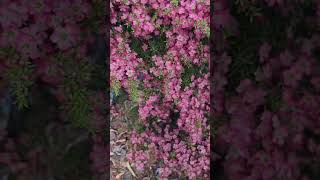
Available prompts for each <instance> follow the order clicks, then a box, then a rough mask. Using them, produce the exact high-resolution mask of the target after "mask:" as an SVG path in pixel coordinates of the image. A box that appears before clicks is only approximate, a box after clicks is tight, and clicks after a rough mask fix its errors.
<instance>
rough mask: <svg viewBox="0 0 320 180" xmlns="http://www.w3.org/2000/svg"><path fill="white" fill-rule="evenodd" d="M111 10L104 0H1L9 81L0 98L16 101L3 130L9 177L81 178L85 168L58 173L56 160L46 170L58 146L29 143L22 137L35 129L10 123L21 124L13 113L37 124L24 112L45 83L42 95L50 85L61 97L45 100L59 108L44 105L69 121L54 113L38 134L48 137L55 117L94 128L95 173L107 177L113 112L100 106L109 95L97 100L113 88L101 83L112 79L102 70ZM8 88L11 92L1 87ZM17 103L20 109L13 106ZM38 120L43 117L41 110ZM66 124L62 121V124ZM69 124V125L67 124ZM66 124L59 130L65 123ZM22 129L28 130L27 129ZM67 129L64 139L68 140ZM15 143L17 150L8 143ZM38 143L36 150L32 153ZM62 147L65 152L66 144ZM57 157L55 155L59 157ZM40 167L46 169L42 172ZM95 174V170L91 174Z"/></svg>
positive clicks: (1, 43)
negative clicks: (106, 138)
mask: <svg viewBox="0 0 320 180" xmlns="http://www.w3.org/2000/svg"><path fill="white" fill-rule="evenodd" d="M105 9H106V5H105V3H104V1H101V0H94V1H89V0H66V1H65V0H62V1H60V0H58V1H51V0H34V1H28V0H16V1H11V0H3V1H1V3H0V78H1V81H2V82H3V84H4V85H3V87H1V99H2V97H3V96H8V97H9V98H10V99H12V100H13V103H11V101H10V102H8V104H5V105H4V106H9V107H10V110H11V111H12V112H10V113H11V115H10V121H9V120H8V125H7V127H4V128H6V129H5V130H4V129H1V132H3V134H6V135H7V136H5V135H4V136H1V137H2V139H1V147H0V150H1V153H0V154H1V158H0V162H1V165H2V164H4V165H7V166H8V167H9V168H10V170H11V171H10V173H9V174H10V177H11V176H12V178H20V179H29V178H41V179H43V178H44V179H51V178H53V176H60V178H61V177H63V178H66V179H78V178H77V177H75V176H78V175H79V174H78V175H76V173H74V175H73V176H69V175H67V174H68V173H69V172H66V173H65V174H63V173H62V174H59V175H57V174H58V172H52V169H50V165H48V166H46V168H44V169H45V170H42V171H47V172H46V173H43V172H40V169H41V168H39V166H41V165H39V164H41V162H40V161H41V159H46V160H47V161H48V162H47V164H51V162H50V161H53V160H52V159H50V158H53V157H51V150H48V149H50V147H48V148H37V147H38V146H42V145H43V144H41V143H40V144H41V145H38V144H36V143H37V142H32V143H35V144H32V145H30V144H28V143H30V142H29V141H28V143H27V144H28V145H26V143H25V142H24V141H22V140H21V139H24V138H26V139H28V137H30V136H36V135H35V134H32V133H34V131H36V130H34V131H27V130H26V129H28V128H27V127H23V128H24V129H23V131H22V130H21V129H20V130H21V131H20V130H19V131H18V130H14V128H13V129H12V128H11V124H13V123H14V122H15V120H14V118H16V120H17V121H19V122H17V123H18V125H19V126H20V124H24V123H22V122H26V123H25V124H27V125H28V124H31V122H30V121H31V120H29V119H28V120H27V117H23V118H24V119H22V117H18V116H19V115H21V116H24V115H25V114H24V113H25V112H26V113H28V112H30V113H31V112H33V109H34V107H31V106H34V105H35V104H36V103H37V100H36V99H35V98H34V89H37V88H38V87H45V88H44V89H42V90H41V92H37V93H35V94H36V95H37V94H41V93H44V92H43V91H46V92H48V94H47V95H46V96H48V97H49V96H50V97H51V96H53V97H54V99H55V100H50V101H49V100H48V102H46V103H44V104H43V106H50V107H51V106H54V107H51V108H53V109H55V111H45V112H47V113H48V114H49V115H47V116H50V117H55V118H57V119H60V120H66V121H67V122H62V121H55V120H56V119H54V118H53V119H54V120H52V119H51V120H50V121H49V122H48V125H47V124H45V125H43V124H42V123H41V122H40V123H38V124H41V126H40V125H39V126H40V127H39V128H40V129H42V131H39V132H36V133H40V134H38V135H37V136H42V134H44V133H45V132H43V131H45V130H47V129H50V128H49V127H51V126H50V125H52V123H53V124H54V123H58V124H60V125H61V124H69V123H71V124H72V125H73V126H75V127H80V128H84V129H86V131H87V132H90V133H92V137H93V138H92V139H93V140H92V141H93V144H94V148H93V151H92V153H91V156H92V157H91V160H92V162H91V163H92V164H93V166H92V167H93V168H92V169H93V172H94V174H95V176H96V177H97V178H100V179H106V176H107V173H108V172H107V171H106V167H107V164H106V163H101V159H106V153H105V152H106V151H107V150H106V149H107V147H106V145H105V141H104V131H105V128H106V127H105V125H106V118H105V116H104V115H105V114H104V112H103V111H102V110H101V107H103V108H105V102H101V100H105V99H102V98H101V97H100V98H98V99H96V96H98V95H97V94H100V93H101V91H106V89H105V88H101V86H99V83H100V84H105V82H101V81H105V79H104V77H105V76H106V75H105V74H104V70H101V68H105V67H102V66H101V64H103V63H104V62H103V61H104V60H105V56H106V49H105V47H104V46H105V45H104V43H105V29H106V27H105V26H104V24H105V23H106V22H105V17H106V14H105ZM101 40H102V43H101ZM92 47H93V48H92ZM103 47H104V48H103ZM99 50H100V52H99ZM101 61H102V63H101ZM96 76H99V77H98V78H97V77H96ZM97 84H98V85H97ZM103 87H105V85H103ZM5 91H10V95H5V93H2V92H5ZM3 94H4V95H3ZM102 97H104V96H102ZM4 98H7V97H4ZM42 98H43V97H42ZM56 101H57V102H56ZM42 103H43V102H42ZM50 103H52V104H50ZM55 103H57V104H55ZM48 104H49V105H48ZM53 104H55V105H53ZM55 106H57V107H55ZM1 108H2V107H1ZM15 109H17V110H16V111H14V110H15ZM51 110H52V109H51ZM40 111H41V110H40ZM56 114H58V117H56ZM47 116H46V117H47ZM36 118H38V117H36V116H35V119H36ZM12 119H13V120H12ZM41 120H43V121H45V120H44V119H41ZM52 121H53V122H52ZM25 124H24V125H25ZM35 124H37V123H35ZM27 125H26V126H27ZM60 125H58V126H59V127H60ZM21 126H22V125H21ZM66 126H67V127H68V125H66ZM36 127H38V126H36ZM63 127H64V126H62V127H60V128H61V129H63ZM73 130H74V129H73ZM73 130H69V129H68V131H62V130H61V132H63V133H66V132H68V133H73ZM25 131H27V133H25ZM22 132H23V135H21V133H22ZM41 133H42V134H41ZM93 134H94V135H93ZM51 135H52V134H51ZM68 135H69V134H68ZM68 135H66V137H65V139H66V140H67V136H68ZM79 136H80V135H79ZM45 137H46V136H45ZM7 138H8V139H7ZM47 138H49V139H50V138H51V137H47ZM39 141H40V140H39ZM6 142H7V143H6ZM50 142H51V141H50ZM8 143H9V145H10V147H11V146H12V147H13V148H10V147H9V149H8V148H7V147H2V146H3V145H4V146H6V145H5V144H8ZM68 143H70V142H68ZM71 144H72V143H71ZM29 145H30V146H29ZM60 145H61V144H60ZM15 146H18V147H21V146H22V147H25V146H27V147H26V149H27V150H26V151H29V150H30V149H31V150H30V153H31V155H30V158H31V160H30V161H29V160H24V159H27V158H26V157H24V155H21V157H20V155H19V153H23V152H20V150H19V149H18V148H17V149H15V148H14V147H15ZM33 148H35V149H36V150H35V151H33V150H32V149H33ZM63 148H64V147H63ZM39 149H41V150H39ZM8 151H9V152H8ZM48 151H49V152H48ZM53 151H54V150H53ZM60 151H62V150H61V149H60ZM68 151H69V150H68ZM81 152H82V151H81ZM39 153H40V154H41V153H42V154H41V156H42V158H38V157H36V156H37V154H39ZM54 153H55V152H54ZM54 153H53V154H54ZM48 154H49V155H48ZM43 156H46V158H44V157H43ZM67 156H68V155H67ZM70 156H71V155H70ZM101 157H102V158H101ZM28 158H29V157H28ZM36 158H37V159H36ZM57 159H59V158H57ZM57 159H55V160H56V161H58V160H57ZM59 160H60V159H59ZM104 162H106V161H104ZM55 163H56V162H55ZM55 163H52V165H51V168H54V169H55V168H56V167H55V165H56V164H55ZM66 164H67V163H66ZM63 171H64V170H63ZM70 171H73V170H70ZM37 172H39V174H40V175H37V174H36V173H37ZM84 172H85V171H84ZM25 173H26V174H27V175H26V174H25ZM41 173H43V174H41ZM55 173H56V174H55ZM88 175H89V173H87V175H86V176H88ZM18 176H19V177H18ZM20 176H21V177H20ZM38 176H40V177H38ZM80 176H81V175H80ZM1 177H2V174H1Z"/></svg>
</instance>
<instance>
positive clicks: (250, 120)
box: [211, 0, 320, 180]
mask: <svg viewBox="0 0 320 180" xmlns="http://www.w3.org/2000/svg"><path fill="white" fill-rule="evenodd" d="M244 2H249V1H244ZM265 2H266V3H267V4H264V3H261V4H259V3H256V4H254V3H252V2H251V4H250V3H248V4H249V5H248V7H246V9H247V10H248V9H253V6H255V7H259V8H260V9H261V11H260V12H259V13H260V15H259V16H255V18H253V19H252V20H251V21H250V17H249V16H247V14H245V13H243V14H242V15H239V14H238V15H239V17H236V16H234V17H232V16H231V15H230V14H227V13H226V14H223V13H222V11H217V12H216V14H215V17H217V18H218V19H220V20H221V22H218V23H217V24H216V27H217V28H216V31H217V33H220V34H221V33H222V31H227V32H230V31H233V29H232V28H230V27H236V26H237V27H239V29H238V30H237V31H238V33H239V34H233V35H231V36H228V37H226V38H225V39H223V40H224V41H222V42H221V44H220V45H221V46H220V45H219V46H218V44H214V45H215V46H214V52H213V57H214V58H213V63H214V67H215V68H214V72H213V89H211V90H212V94H213V99H212V103H213V104H212V107H213V117H214V122H213V124H214V128H213V130H214V132H213V135H214V142H215V143H214V145H213V151H214V152H215V153H216V155H215V157H214V164H213V167H214V171H215V174H214V177H215V178H218V179H219V178H222V177H226V178H227V179H252V180H253V179H264V180H269V179H313V178H318V177H319V176H318V175H317V172H316V171H313V170H310V171H305V169H313V168H315V169H317V166H316V162H317V163H318V162H319V152H320V151H319V150H320V145H319V142H318V140H319V127H320V126H319V125H320V124H319V123H320V122H319V114H320V111H319V108H318V107H319V106H320V96H319V95H320V91H319V84H318V83H319V67H320V64H319V52H320V51H319V50H320V46H319V45H320V44H319V37H320V36H319V33H318V31H316V30H315V28H319V24H316V23H315V24H314V23H310V22H316V21H317V19H318V17H317V15H316V11H317V9H316V7H317V6H315V5H314V3H316V2H314V1H310V2H309V1H308V2H305V1H300V2H294V3H292V2H291V1H290V3H291V6H292V7H290V8H291V9H290V8H289V7H287V6H285V4H286V2H287V1H282V0H281V1H279V0H278V1H276V0H275V1H271V0H268V1H267V0H266V1H265ZM221 4H224V3H223V1H219V2H216V4H215V7H217V8H218V7H221ZM233 5H234V7H235V9H236V8H239V9H241V8H243V6H244V3H243V4H242V5H241V4H237V3H234V4H233ZM269 6H270V7H269ZM227 7H228V6H226V4H224V7H223V8H221V9H225V10H223V12H228V10H226V9H228V8H227ZM285 8H289V9H287V10H288V11H286V12H284V9H285ZM293 9H295V10H296V11H291V10H293ZM303 9H309V10H310V12H308V13H309V14H307V13H306V12H305V11H303ZM298 11H300V13H301V14H299V15H293V16H289V15H291V13H293V14H295V13H296V12H298ZM239 12H241V10H239ZM271 12H272V13H275V14H276V17H277V18H278V20H275V19H274V18H273V16H272V15H271ZM233 13H234V12H233ZM297 16H299V17H297ZM230 18H232V19H233V21H235V20H238V22H237V23H234V22H232V23H233V25H230V22H231V21H230ZM213 23H214V24H215V23H216V22H215V21H213ZM309 23H310V24H309ZM262 24H264V25H265V30H262V31H261V30H258V29H259V28H256V27H259V26H261V25H262ZM298 26H304V28H301V29H299V28H296V27H298ZM247 27H249V28H248V29H244V28H247ZM275 27H277V28H280V30H278V31H273V29H272V28H275ZM258 31H259V32H258ZM238 49H240V50H238ZM220 168H221V169H220Z"/></svg>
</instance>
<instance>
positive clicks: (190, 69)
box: [110, 0, 210, 179]
mask: <svg viewBox="0 0 320 180" xmlns="http://www.w3.org/2000/svg"><path fill="white" fill-rule="evenodd" d="M111 10H112V14H111V23H112V29H111V56H110V57H111V62H110V67H111V86H112V89H113V93H114V94H116V95H119V91H120V90H119V89H123V90H124V91H125V92H127V93H128V94H129V97H130V99H131V100H132V101H134V102H135V103H136V106H137V109H138V110H137V112H136V114H137V116H138V118H137V119H138V120H137V122H134V123H135V124H138V125H136V126H134V127H137V128H136V129H132V131H131V135H132V138H131V149H130V153H129V154H128V160H129V161H130V162H131V163H132V164H133V165H134V167H135V168H136V170H137V171H139V172H141V174H143V172H146V171H148V170H149V168H150V167H156V168H155V172H156V173H155V174H158V175H159V177H161V178H163V179H167V178H169V177H174V176H178V177H188V178H189V179H196V178H199V177H201V178H205V179H208V178H209V163H210V162H209V151H210V132H209V122H208V118H209V96H210V94H209V93H210V92H209V46H208V44H207V43H206V41H208V38H209V35H210V29H209V18H210V2H209V1H207V0H202V1H196V0H180V1H176V0H172V1H165V0H158V1H148V0H113V1H112V2H111ZM120 96H121V94H120Z"/></svg>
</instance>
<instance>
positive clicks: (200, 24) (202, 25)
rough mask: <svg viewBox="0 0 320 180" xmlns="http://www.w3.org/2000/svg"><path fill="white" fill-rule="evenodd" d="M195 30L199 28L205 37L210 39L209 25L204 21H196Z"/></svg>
mask: <svg viewBox="0 0 320 180" xmlns="http://www.w3.org/2000/svg"><path fill="white" fill-rule="evenodd" d="M196 28H199V29H200V30H202V31H203V32H204V33H205V34H206V35H207V37H210V25H209V24H208V23H207V22H206V21H205V20H200V21H197V23H196Z"/></svg>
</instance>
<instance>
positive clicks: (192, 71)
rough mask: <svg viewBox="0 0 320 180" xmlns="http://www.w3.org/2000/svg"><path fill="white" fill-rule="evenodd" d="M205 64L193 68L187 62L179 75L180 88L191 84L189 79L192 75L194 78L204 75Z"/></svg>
mask: <svg viewBox="0 0 320 180" xmlns="http://www.w3.org/2000/svg"><path fill="white" fill-rule="evenodd" d="M207 67H208V65H207V63H204V64H203V65H201V66H194V65H192V64H191V63H189V62H187V63H185V65H184V70H183V73H182V75H181V79H182V86H181V87H182V88H185V87H187V86H188V85H189V84H190V83H191V77H192V75H194V77H197V76H199V75H200V74H202V73H205V72H206V71H207Z"/></svg>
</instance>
